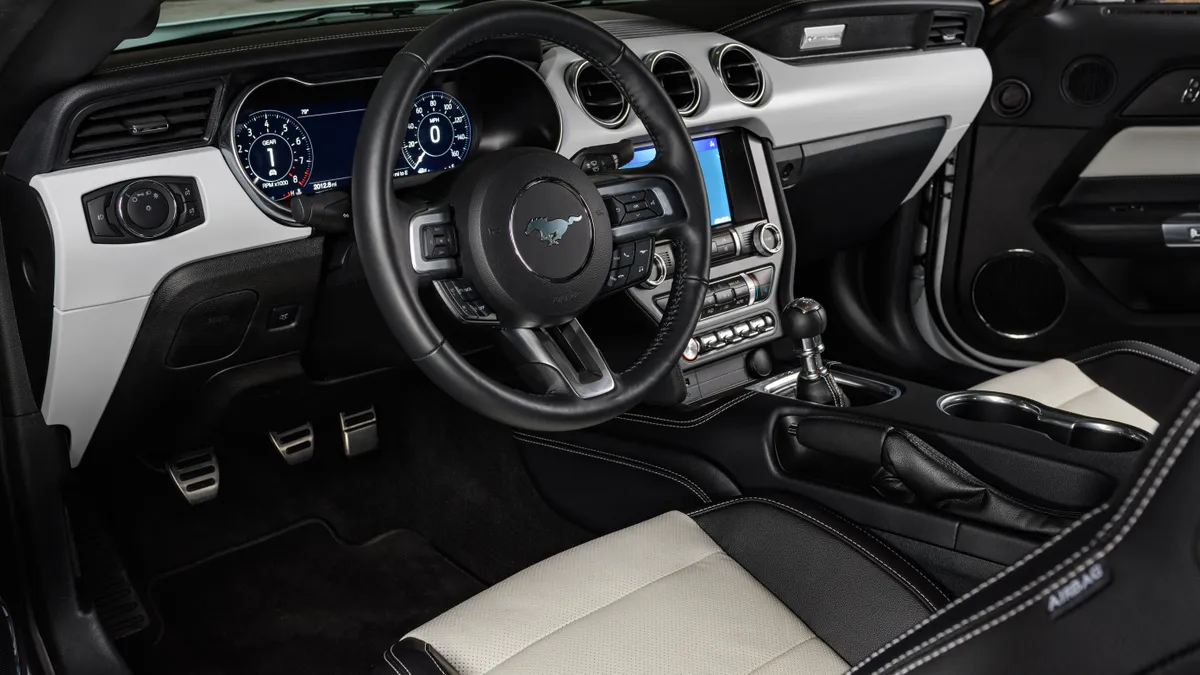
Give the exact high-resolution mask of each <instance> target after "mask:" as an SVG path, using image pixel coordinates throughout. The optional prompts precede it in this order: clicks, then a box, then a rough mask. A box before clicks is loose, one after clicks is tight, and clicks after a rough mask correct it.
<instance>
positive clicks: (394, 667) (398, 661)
mask: <svg viewBox="0 0 1200 675" xmlns="http://www.w3.org/2000/svg"><path fill="white" fill-rule="evenodd" d="M383 663H384V665H383V666H380V667H378V668H376V669H375V670H374V674H373V675H458V671H457V670H455V669H454V666H451V665H450V663H449V662H448V661H446V659H445V658H444V657H443V656H442V655H441V654H439V653H438V652H437V650H436V649H434V648H433V646H432V645H430V644H428V643H426V642H422V641H421V640H418V639H416V638H404V639H403V640H401V641H400V642H397V643H396V644H394V645H392V646H391V647H389V648H388V649H387V651H385V652H384V653H383Z"/></svg>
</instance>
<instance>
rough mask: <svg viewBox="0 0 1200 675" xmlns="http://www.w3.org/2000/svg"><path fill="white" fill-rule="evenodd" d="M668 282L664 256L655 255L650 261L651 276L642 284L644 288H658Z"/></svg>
mask: <svg viewBox="0 0 1200 675" xmlns="http://www.w3.org/2000/svg"><path fill="white" fill-rule="evenodd" d="M666 280H667V263H666V261H665V260H663V258H662V256H661V255H659V254H657V253H655V254H654V258H653V259H652V260H651V261H650V276H648V277H646V280H645V281H643V282H642V288H658V287H659V286H661V285H662V283H663V282H664V281H666Z"/></svg>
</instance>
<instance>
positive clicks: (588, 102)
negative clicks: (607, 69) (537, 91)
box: [567, 61, 629, 129]
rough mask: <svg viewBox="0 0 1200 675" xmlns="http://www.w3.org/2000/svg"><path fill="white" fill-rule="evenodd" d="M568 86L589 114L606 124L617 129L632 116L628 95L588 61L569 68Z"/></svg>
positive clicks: (581, 106) (598, 121)
mask: <svg viewBox="0 0 1200 675" xmlns="http://www.w3.org/2000/svg"><path fill="white" fill-rule="evenodd" d="M567 89H568V90H570V92H571V95H572V96H573V97H575V102H576V103H578V104H579V107H580V108H583V111H584V112H585V113H587V114H588V117H591V118H592V119H593V120H595V121H596V122H597V123H599V124H600V125H602V126H606V127H608V128H610V129H615V128H617V127H619V126H621V125H622V124H624V123H625V118H627V117H629V101H627V100H626V99H625V95H624V94H623V93H621V90H620V89H618V88H617V85H615V84H613V82H612V80H610V79H608V77H607V76H606V75H605V74H604V73H602V72H600V71H599V70H598V69H597V68H596V67H595V66H593V65H592V64H590V63H588V62H587V61H579V62H577V63H576V64H575V65H573V66H571V68H570V69H569V70H568V71H567Z"/></svg>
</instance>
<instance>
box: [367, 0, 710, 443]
mask: <svg viewBox="0 0 1200 675" xmlns="http://www.w3.org/2000/svg"><path fill="white" fill-rule="evenodd" d="M509 37H530V38H538V39H541V40H545V41H548V42H551V43H554V44H557V45H561V46H563V47H565V48H567V49H569V50H571V51H572V52H574V53H576V54H578V55H579V56H581V57H583V58H585V59H587V60H588V61H589V62H591V64H592V65H593V66H595V67H596V68H598V69H599V70H600V71H601V72H603V73H604V74H605V75H606V76H607V77H608V78H609V79H610V80H612V82H613V83H614V84H615V85H616V86H617V87H618V88H619V89H620V90H621V91H622V93H623V94H624V95H625V97H626V98H627V99H628V100H629V103H630V105H631V107H632V108H633V111H634V112H635V113H636V114H637V116H638V117H639V118H640V119H641V120H642V122H643V123H644V124H645V126H646V129H647V131H648V133H649V136H650V140H651V142H653V144H654V146H655V148H656V149H657V154H656V156H655V159H654V161H653V162H651V163H650V164H649V165H647V166H646V167H644V168H642V169H638V170H636V171H622V172H621V173H620V175H619V176H617V175H600V176H589V175H588V174H586V173H585V172H584V171H583V170H582V169H580V168H579V167H577V166H576V165H575V164H573V163H572V162H571V161H570V160H568V159H566V158H565V157H563V156H561V155H559V154H558V153H556V152H552V151H549V150H545V149H538V148H509V149H502V150H498V151H495V152H491V153H489V154H487V155H484V156H481V157H480V158H478V159H477V160H475V161H473V162H470V163H468V164H467V165H466V166H464V167H463V168H462V169H461V170H460V171H458V172H457V173H456V174H454V175H453V176H452V177H451V178H450V179H452V180H453V184H452V186H451V188H450V189H449V191H448V195H449V197H448V203H444V204H427V203H419V204H418V203H409V202H406V201H403V200H401V199H398V198H397V197H396V194H395V192H394V189H393V187H392V180H391V177H392V171H393V169H394V168H395V163H396V158H397V157H398V156H399V155H400V150H401V145H402V143H403V142H404V140H405V134H406V131H407V129H406V121H407V120H408V119H409V111H410V110H411V109H412V105H413V100H414V99H415V98H416V96H417V95H418V94H419V93H420V91H421V89H422V87H423V86H424V84H425V82H426V80H427V79H428V78H429V76H430V75H432V74H433V72H434V71H435V70H436V69H437V68H439V67H440V66H441V65H442V64H444V63H445V62H446V60H447V59H449V58H450V57H452V56H453V55H454V54H456V53H457V52H459V51H461V50H463V49H465V48H467V47H470V46H472V45H475V44H477V43H480V42H482V41H485V40H488V39H492V38H509ZM514 105H519V102H514ZM354 177H355V178H354V182H353V186H352V188H351V189H352V198H353V209H354V210H353V212H354V232H355V237H356V239H357V242H358V247H359V252H360V255H361V257H362V262H363V267H364V268H365V271H366V276H367V281H368V284H369V285H370V288H371V292H372V294H373V295H374V297H375V301H376V302H377V303H378V305H379V309H380V311H381V313H382V314H383V317H384V319H385V320H386V321H387V323H388V326H389V327H390V328H391V330H392V332H393V333H394V334H395V336H396V338H397V340H398V341H399V342H400V344H401V346H402V347H403V348H404V350H405V351H406V352H407V353H408V355H409V357H410V358H412V360H413V362H414V363H416V365H417V366H418V367H419V368H420V369H421V370H422V371H424V372H425V374H426V375H428V377H429V378H430V379H431V380H433V382H434V383H435V384H437V385H438V386H440V387H441V388H442V389H444V390H445V391H446V392H447V393H449V394H450V395H451V396H453V397H454V398H455V399H457V400H458V401H459V402H461V403H463V404H464V405H466V406H467V407H469V408H472V409H473V410H475V411H476V412H479V413H481V414H483V415H485V416H487V417H490V418H492V419H495V420H497V421H499V422H502V423H504V424H507V425H510V426H515V427H520V428H525V429H533V430H540V431H563V430H570V429H579V428H584V427H587V426H592V425H595V424H598V423H600V422H604V421H607V420H609V419H612V418H613V417H616V416H617V415H619V414H621V413H623V412H625V411H627V410H628V409H630V408H632V407H633V406H634V405H636V404H637V403H638V402H640V401H641V400H642V399H644V398H645V397H646V395H647V393H648V392H649V391H650V389H651V388H652V387H653V386H654V385H655V384H656V383H657V382H658V381H659V380H661V379H662V378H663V377H665V376H666V375H667V373H668V372H669V371H670V370H671V368H672V367H673V366H674V365H675V364H676V362H677V361H678V359H679V358H680V355H681V354H682V353H683V350H684V348H685V347H686V345H687V342H688V340H689V339H690V338H691V337H692V331H693V330H694V329H695V326H696V321H697V320H698V318H699V315H700V311H701V306H702V304H703V298H704V293H705V288H706V286H707V277H708V267H709V246H710V241H711V233H710V227H709V217H708V202H707V197H706V193H705V188H704V179H703V175H702V174H701V171H700V165H699V162H698V160H697V158H696V153H695V149H694V148H693V146H692V142H691V138H690V137H689V136H688V131H687V129H686V128H685V127H684V124H683V121H682V120H681V119H680V117H679V114H678V113H677V112H676V110H675V106H674V105H673V104H672V103H671V100H670V99H669V98H668V97H667V95H666V93H665V92H664V91H663V90H662V88H661V87H660V86H659V84H658V82H657V81H656V79H655V78H654V76H653V75H651V74H650V71H649V70H647V68H646V66H645V65H644V64H643V63H642V61H641V60H640V59H639V58H638V57H637V56H635V55H634V54H632V53H630V52H629V51H628V50H627V49H626V48H625V45H624V44H622V43H621V42H620V41H619V40H617V39H616V38H615V37H613V36H612V35H610V34H609V33H608V32H607V31H605V30H604V29H602V28H600V27H599V26H597V25H596V24H594V23H592V22H590V21H588V20H586V19H584V18H582V17H580V16H578V15H576V14H574V13H572V12H569V11H567V10H564V9H561V8H558V7H554V6H552V5H544V4H539V3H536V2H528V1H526V0H502V1H497V2H492V3H485V4H480V5H474V6H471V7H467V8H464V9H461V10H457V11H455V12H452V13H450V14H448V15H446V16H445V17H443V18H441V19H439V20H438V21H437V22H435V23H434V24H432V25H430V26H429V27H428V28H426V29H425V30H424V31H422V32H421V33H420V34H419V35H417V36H416V37H415V38H414V39H413V40H412V41H411V42H409V43H408V45H407V46H405V48H404V49H403V50H402V51H400V52H399V53H398V54H396V56H395V57H394V58H393V59H392V61H391V64H390V65H389V66H388V68H387V71H386V72H385V73H384V74H383V77H382V79H381V80H380V81H379V84H378V86H377V87H376V89H375V93H374V95H372V97H371V100H370V103H369V104H368V106H367V109H366V112H365V113H364V116H363V123H362V129H361V131H360V133H359V138H358V144H357V147H356V148H355V157H354ZM622 185H624V186H625V188H624V189H622ZM631 186H636V188H637V189H638V190H642V189H647V187H649V189H652V190H653V192H654V194H656V195H658V196H659V197H660V198H661V199H662V200H663V204H662V205H661V210H662V211H663V216H661V217H658V218H654V219H648V220H646V221H644V222H639V223H637V224H634V225H629V226H619V227H618V226H614V223H613V222H611V219H610V214H609V211H608V209H607V207H606V206H605V201H604V195H606V194H608V195H616V194H621V193H622V192H629V191H630V188H631ZM439 228H453V229H454V233H453V234H454V235H456V239H457V248H458V250H459V252H460V254H459V257H460V259H459V260H454V259H445V258H437V259H434V260H429V259H428V258H429V256H427V255H425V253H426V251H425V250H423V249H424V246H423V243H425V239H427V238H430V237H436V236H449V235H450V234H451V233H448V232H446V231H445V230H444V229H439ZM650 236H653V237H655V239H656V240H657V241H663V240H669V241H670V243H671V246H672V255H673V259H674V261H675V272H674V276H673V282H674V283H673V284H672V289H671V294H670V299H669V300H668V303H667V307H666V310H665V312H664V315H663V319H662V321H661V322H660V323H659V326H658V330H657V334H656V335H655V337H654V340H653V342H652V343H651V344H650V346H649V348H648V349H647V350H646V351H645V352H644V353H643V354H642V356H641V357H640V358H638V359H637V360H636V362H635V363H634V364H633V365H632V366H631V367H629V368H628V369H627V370H625V371H623V372H620V373H614V372H613V371H612V369H611V368H610V367H609V365H608V364H607V362H606V361H605V359H604V357H603V356H602V355H601V353H600V351H599V350H598V349H597V347H596V345H595V343H594V342H593V341H592V340H591V338H590V337H589V336H588V334H587V333H586V332H585V331H584V330H583V327H582V326H581V325H580V323H579V321H578V319H577V317H578V316H579V314H580V313H582V312H583V311H584V310H585V309H586V308H587V307H588V306H589V305H591V304H592V303H593V302H595V300H596V299H597V298H599V297H600V295H601V294H602V293H603V291H604V287H605V284H606V281H607V280H608V277H609V269H610V264H611V263H612V259H613V251H614V250H616V247H617V245H619V244H620V243H621V242H623V241H629V242H632V241H634V240H635V239H637V240H640V241H645V240H646V238H648V237H650ZM437 241H446V240H445V239H442V240H437ZM460 268H461V279H460V280H458V281H456V280H454V279H452V278H451V277H455V276H458V274H459V272H458V270H459V269H460ZM430 282H432V283H434V284H435V285H437V286H438V291H439V295H441V297H442V299H443V300H444V301H446V302H447V304H449V305H450V306H451V308H452V310H454V313H455V314H457V315H458V316H459V318H460V320H464V321H467V322H471V323H480V322H493V323H495V324H497V325H498V327H499V328H500V331H499V332H500V335H502V336H503V339H502V340H501V342H502V345H503V346H505V347H507V348H506V349H504V352H505V353H506V354H507V355H508V356H509V357H510V358H512V359H513V360H514V361H515V364H516V366H517V368H518V370H519V371H520V372H521V373H522V375H523V376H524V379H525V380H526V381H528V382H531V383H532V384H534V385H535V388H536V389H539V391H537V392H536V393H530V392H527V391H521V390H518V389H514V388H512V387H509V386H507V385H505V384H502V383H500V382H497V381H496V380H494V379H492V378H490V377H488V376H486V375H484V374H483V373H481V372H480V371H479V370H478V369H476V368H475V367H474V366H473V365H471V364H470V363H469V362H468V361H467V360H466V359H464V358H463V357H462V355H460V354H459V353H458V352H457V351H456V350H455V349H454V348H453V347H452V346H450V344H448V343H447V342H446V340H445V338H444V337H443V336H442V334H441V333H440V332H439V330H438V329H437V328H436V327H435V326H434V324H433V322H432V320H431V319H430V316H429V314H428V313H427V312H426V310H425V307H424V306H423V305H422V303H421V300H420V298H419V296H418V292H419V288H420V287H421V285H422V284H429V283H430ZM464 282H467V283H469V284H470V285H471V286H472V287H473V288H471V300H468V299H467V298H465V297H464V294H463V292H461V289H463V288H464V287H465V286H466V283H464ZM475 293H478V295H479V296H480V298H481V300H482V302H483V303H485V306H484V305H480V304H479V302H478V301H475V300H473V296H474V294H475ZM464 303H466V304H464ZM485 313H486V314H485Z"/></svg>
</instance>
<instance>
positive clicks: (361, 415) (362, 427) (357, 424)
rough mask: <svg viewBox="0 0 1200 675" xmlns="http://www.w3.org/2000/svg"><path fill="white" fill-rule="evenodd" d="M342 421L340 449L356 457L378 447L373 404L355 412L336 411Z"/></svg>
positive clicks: (377, 432)
mask: <svg viewBox="0 0 1200 675" xmlns="http://www.w3.org/2000/svg"><path fill="white" fill-rule="evenodd" d="M338 417H340V418H341V421H342V450H343V451H345V453H346V456H347V457H357V456H358V455H362V454H366V453H368V452H371V451H372V450H376V449H378V448H379V429H378V428H377V427H376V426H375V406H371V407H370V408H367V409H366V410H362V411H360V412H356V413H338Z"/></svg>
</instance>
